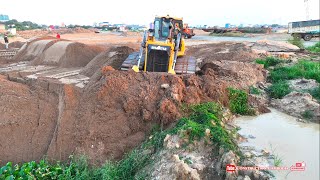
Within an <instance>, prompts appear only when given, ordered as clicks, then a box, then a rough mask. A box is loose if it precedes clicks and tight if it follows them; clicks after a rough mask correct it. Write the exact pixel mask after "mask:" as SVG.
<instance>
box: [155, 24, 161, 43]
mask: <svg viewBox="0 0 320 180" xmlns="http://www.w3.org/2000/svg"><path fill="white" fill-rule="evenodd" d="M159 32H160V22H159V21H155V22H154V37H155V38H156V39H158V38H159Z"/></svg>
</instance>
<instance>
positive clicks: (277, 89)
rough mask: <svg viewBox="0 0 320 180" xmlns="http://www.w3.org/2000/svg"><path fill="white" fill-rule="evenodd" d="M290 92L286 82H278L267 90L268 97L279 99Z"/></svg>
mask: <svg viewBox="0 0 320 180" xmlns="http://www.w3.org/2000/svg"><path fill="white" fill-rule="evenodd" d="M291 91H292V89H291V88H290V86H289V84H288V83H287V82H286V81H279V82H276V83H273V84H272V85H271V86H270V87H269V88H268V89H267V92H268V94H269V96H270V97H272V98H276V99H281V98H283V97H284V96H285V95H287V94H289V93H290V92H291Z"/></svg>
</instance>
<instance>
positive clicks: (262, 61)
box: [256, 57, 282, 68]
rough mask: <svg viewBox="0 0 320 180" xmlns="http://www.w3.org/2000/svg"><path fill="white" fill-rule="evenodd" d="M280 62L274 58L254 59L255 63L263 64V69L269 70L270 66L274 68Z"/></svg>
mask: <svg viewBox="0 0 320 180" xmlns="http://www.w3.org/2000/svg"><path fill="white" fill-rule="evenodd" d="M281 62H282V60H281V59H278V58H275V57H267V58H266V59H256V63H258V64H263V65H264V68H269V67H270V66H276V65H277V64H280V63H281Z"/></svg>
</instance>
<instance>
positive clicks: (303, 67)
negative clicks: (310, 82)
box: [269, 60, 320, 83]
mask: <svg viewBox="0 0 320 180" xmlns="http://www.w3.org/2000/svg"><path fill="white" fill-rule="evenodd" d="M297 78H306V79H315V80H316V81H317V82H318V83H320V63H319V62H313V61H307V60H300V61H299V62H298V63H297V64H295V65H293V66H287V67H279V68H276V69H274V70H273V71H271V73H270V76H269V79H270V80H271V81H272V82H279V81H284V80H291V79H297Z"/></svg>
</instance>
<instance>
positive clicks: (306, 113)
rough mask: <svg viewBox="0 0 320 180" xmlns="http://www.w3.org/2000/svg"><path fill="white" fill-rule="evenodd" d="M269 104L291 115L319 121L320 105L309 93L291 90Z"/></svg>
mask: <svg viewBox="0 0 320 180" xmlns="http://www.w3.org/2000/svg"><path fill="white" fill-rule="evenodd" d="M271 105H272V106H274V107H276V108H277V109H279V110H281V111H283V112H286V113H288V114H290V115H292V116H295V117H299V118H303V119H307V120H312V121H315V122H317V123H320V105H319V103H318V102H317V101H316V100H315V99H313V98H312V96H311V95H310V94H309V93H300V92H295V91H293V92H291V93H290V94H288V95H286V96H285V97H283V98H282V99H273V100H272V101H271Z"/></svg>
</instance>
